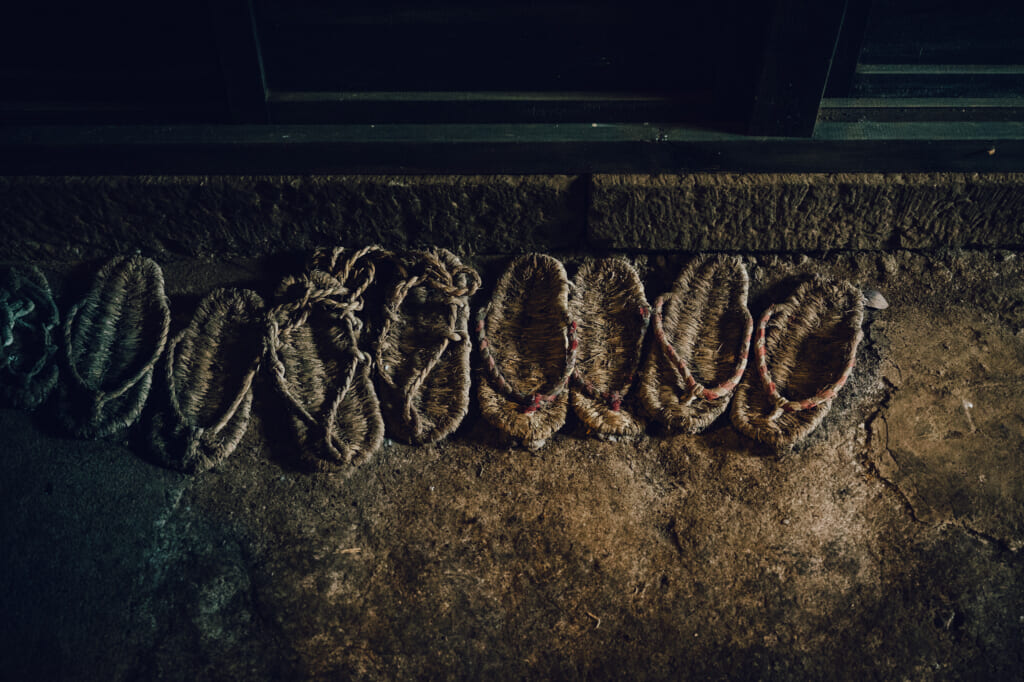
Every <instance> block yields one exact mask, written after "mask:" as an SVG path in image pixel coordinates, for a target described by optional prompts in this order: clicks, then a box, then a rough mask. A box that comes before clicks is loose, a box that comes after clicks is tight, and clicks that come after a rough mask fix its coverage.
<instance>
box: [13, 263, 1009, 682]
mask: <svg viewBox="0 0 1024 682" xmlns="http://www.w3.org/2000/svg"><path fill="white" fill-rule="evenodd" d="M563 255H564V254H563ZM567 260H568V261H570V264H569V269H570V273H571V272H572V271H573V269H574V266H573V265H572V263H571V259H568V258H567ZM639 260H640V265H641V267H642V268H643V269H644V271H645V273H646V275H647V277H646V279H647V283H648V293H649V295H650V296H651V297H652V299H653V296H656V295H657V294H658V293H660V291H661V290H663V289H664V287H665V286H667V284H668V283H669V282H670V281H671V279H672V278H673V277H674V275H675V273H676V272H678V269H679V267H680V266H681V265H682V264H683V263H684V262H685V260H686V257H685V256H683V257H678V258H677V257H663V256H662V257H654V256H651V257H642V258H640V259H639ZM503 262H504V261H501V260H494V261H488V260H487V259H484V261H483V264H484V265H485V266H486V267H485V268H484V270H485V279H486V280H487V281H490V282H493V281H494V280H495V278H496V277H497V275H498V274H499V273H500V268H501V266H502V264H503ZM747 263H748V267H749V268H750V272H751V280H752V292H751V293H752V299H751V300H752V309H753V312H754V314H755V315H757V314H759V313H760V311H761V310H763V308H764V306H765V305H766V303H767V301H769V300H771V298H772V297H773V296H775V295H783V296H784V295H785V294H787V293H788V292H789V291H790V290H791V288H792V283H793V281H794V279H793V278H794V277H798V276H800V275H801V274H806V273H810V272H816V271H817V272H830V273H834V274H839V275H842V276H846V277H849V278H850V279H851V280H853V281H854V282H855V283H857V284H859V285H862V286H870V287H874V288H877V289H879V290H881V291H882V292H883V293H884V295H885V296H886V298H887V299H888V300H889V302H890V304H891V307H890V308H889V309H888V310H884V311H876V312H871V313H870V314H869V315H868V316H867V320H866V322H865V325H866V332H867V334H866V340H865V343H864V344H863V345H862V347H861V351H860V353H859V357H858V368H857V370H856V371H855V373H854V376H853V379H852V381H851V384H850V385H848V387H847V388H846V389H844V391H843V392H842V393H841V394H840V396H839V397H838V398H837V400H836V404H835V406H834V408H833V411H832V413H831V414H830V415H829V416H828V417H827V418H826V420H825V422H824V424H823V425H822V426H821V427H820V428H819V429H818V430H817V431H816V432H815V433H814V434H813V435H812V436H811V437H810V438H809V439H808V440H807V441H806V442H805V443H804V444H802V445H801V446H799V447H798V448H797V449H796V450H795V451H794V452H792V453H791V454H789V455H788V456H786V457H784V458H782V459H776V458H773V457H769V456H767V455H766V453H763V452H761V451H759V450H758V449H757V448H756V447H753V445H752V443H751V441H748V440H746V439H745V438H743V437H742V436H740V435H739V434H738V433H737V432H736V431H734V430H733V429H732V427H731V426H730V425H729V423H728V419H727V418H726V419H724V420H721V421H719V422H717V423H716V424H715V425H714V426H713V427H712V428H711V429H710V430H709V431H708V432H706V433H705V434H702V435H699V436H665V435H661V434H658V433H657V432H656V430H653V429H652V431H651V433H650V434H649V435H648V436H646V437H644V438H642V439H641V440H639V441H637V442H635V443H624V442H618V443H606V442H598V441H595V440H592V439H588V438H586V437H585V436H584V435H583V434H582V433H580V431H579V430H578V427H575V426H573V425H572V424H570V425H569V427H568V428H567V430H566V431H564V432H563V433H562V434H560V435H559V436H557V437H556V438H555V439H553V440H552V441H551V442H550V443H549V444H548V445H547V446H546V447H544V448H543V449H541V450H540V451H538V452H536V453H529V452H524V451H517V450H508V449H507V448H503V447H500V446H499V445H497V440H496V439H495V437H494V435H493V433H492V432H491V431H490V429H489V427H488V426H487V425H486V423H485V422H484V421H483V420H482V419H480V418H479V416H478V415H475V414H471V415H470V417H469V418H468V420H467V423H466V424H464V426H463V428H461V429H460V430H459V432H458V433H457V434H456V436H455V437H454V438H453V439H452V440H451V441H450V442H447V443H443V444H441V445H438V446H436V447H422V448H412V447H406V446H402V445H397V444H393V445H388V446H387V447H386V448H385V449H384V450H383V451H382V452H381V453H380V454H379V455H378V456H377V457H376V458H375V459H374V460H373V461H372V462H371V463H370V464H368V465H366V466H364V467H362V468H361V469H360V470H359V471H358V472H357V473H356V474H355V475H354V476H352V477H351V478H350V479H348V480H343V479H342V478H341V477H340V476H337V475H332V474H312V475H311V474H307V473H301V472H298V471H296V470H295V469H294V468H293V467H292V466H291V464H290V461H291V460H290V459H289V456H288V449H289V445H288V444H287V440H286V439H284V438H283V437H282V436H281V434H280V433H279V430H278V429H275V428H270V427H272V426H273V424H271V423H269V422H264V423H263V424H262V425H258V428H257V429H254V430H253V431H251V432H250V434H249V436H248V437H247V439H246V441H245V442H244V444H243V447H242V448H241V449H240V451H239V452H238V453H236V455H235V456H234V457H233V458H232V459H230V460H229V461H228V462H227V463H226V464H224V465H223V466H221V467H220V468H219V469H217V470H215V471H213V472H210V473H208V474H205V475H201V476H197V477H187V476H183V475H179V474H176V473H173V472H170V471H167V470H164V469H161V468H159V467H156V466H154V465H152V464H150V463H148V462H147V461H146V460H144V459H142V458H140V457H139V456H137V454H135V451H136V450H137V449H138V448H137V446H136V445H135V444H134V443H109V442H80V441H74V440H70V439H67V438H64V437H61V436H59V435H54V432H53V427H52V426H51V420H50V418H49V417H48V416H47V414H46V412H45V411H44V412H42V413H40V414H37V415H35V416H29V415H26V414H24V413H19V412H14V411H0V430H2V432H3V434H4V445H3V447H2V450H3V456H2V457H0V467H2V469H3V471H2V474H0V510H2V511H0V528H2V532H3V546H4V558H3V560H2V561H0V571H2V573H0V575H2V577H3V583H2V585H3V589H2V590H0V613H3V614H4V618H3V620H2V622H3V630H2V640H3V642H4V645H3V647H4V655H3V657H2V660H3V663H2V667H0V674H2V676H4V677H6V678H9V679H115V680H133V679H189V680H191V679H238V678H247V679H279V678H284V679H306V678H320V679H347V678H365V679H397V678H411V677H430V678H434V677H454V678H488V679H489V678H501V679H508V678H514V679H520V678H537V677H540V678H549V679H550V678H555V679H563V678H567V679H578V678H608V677H616V678H619V677H630V678H649V679H659V678H660V679H680V678H689V679H719V678H733V679H736V678H738V679H769V678H770V679H822V678H833V679H844V680H845V679H856V680H862V679H913V680H919V679H925V680H927V679H1020V678H1021V677H1022V675H1024V556H1022V548H1024V505H1022V502H1024V447H1022V446H1024V399H1022V398H1024V256H1021V255H1018V254H1016V253H1013V252H990V251H986V252H947V253H940V254H935V253H932V254H920V253H911V252H905V251H904V252H893V253H887V254H878V253H845V254H833V255H829V256H819V257H814V258H808V257H806V256H793V257H790V256H757V257H756V258H748V259H747ZM165 269H166V272H167V280H168V287H169V290H170V292H171V294H172V303H173V304H174V306H175V309H176V311H178V313H179V314H178V318H179V319H178V320H177V321H178V324H179V325H182V324H184V320H185V319H186V318H187V314H188V312H189V311H190V310H191V307H193V306H194V304H195V302H196V297H197V295H199V294H201V293H203V292H205V291H206V290H207V289H208V288H209V287H210V286H212V284H213V283H214V282H217V283H221V282H225V281H231V282H238V283H246V284H250V283H255V282H257V281H258V282H259V286H260V287H261V288H262V289H263V292H264V293H265V292H266V289H267V288H269V286H271V284H272V282H270V281H269V280H267V278H265V277H263V273H262V272H261V271H260V269H259V267H258V266H254V265H252V266H222V265H218V264H195V263H182V264H178V265H175V266H167V267H166V268H165ZM57 274H59V273H57ZM486 295H487V293H486V292H482V293H481V294H480V295H479V297H478V299H477V300H476V303H477V304H478V305H479V304H480V302H481V301H482V300H483V299H484V297H485V296H486ZM264 416H265V413H264Z"/></svg>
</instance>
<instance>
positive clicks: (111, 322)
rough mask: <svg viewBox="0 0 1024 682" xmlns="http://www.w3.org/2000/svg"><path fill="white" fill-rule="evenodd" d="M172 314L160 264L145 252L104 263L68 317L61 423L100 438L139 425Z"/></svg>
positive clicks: (79, 432) (87, 436)
mask: <svg viewBox="0 0 1024 682" xmlns="http://www.w3.org/2000/svg"><path fill="white" fill-rule="evenodd" d="M170 320H171V312H170V307H169V305H168V302H167V295H166V294H165V293H164V277H163V273H162V272H161V271H160V266H159V265H157V264H156V263H154V262H153V261H152V260H150V259H148V258H143V257H142V256H130V257H120V258H115V259H114V260H112V261H110V262H109V263H107V264H106V265H104V266H103V267H102V268H101V269H100V271H99V273H97V275H96V279H95V280H94V282H93V284H92V288H91V289H90V290H89V293H88V294H87V295H86V296H85V298H84V299H83V300H82V301H80V302H79V303H76V304H75V305H74V306H72V307H71V310H69V311H68V314H67V317H66V318H65V319H64V353H65V361H66V363H67V369H68V374H69V376H70V386H67V387H65V389H64V391H63V392H62V401H61V402H62V410H61V416H62V420H63V422H64V425H65V426H66V427H67V428H68V430H69V431H70V432H71V433H73V434H74V435H76V436H78V437H80V438H103V437H106V436H110V435H112V434H114V433H116V432H118V431H120V430H122V429H126V428H128V427H129V426H131V425H132V424H134V423H135V420H136V419H138V417H139V415H140V414H141V413H142V407H143V405H145V402H146V398H147V396H148V395H149V388H150V385H151V383H152V381H153V367H154V366H155V365H156V363H157V360H158V359H159V358H160V353H161V352H163V349H164V345H165V344H166V343H167V334H168V330H169V328H170Z"/></svg>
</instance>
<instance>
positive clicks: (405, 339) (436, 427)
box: [376, 249, 480, 444]
mask: <svg viewBox="0 0 1024 682" xmlns="http://www.w3.org/2000/svg"><path fill="white" fill-rule="evenodd" d="M397 264H398V267H399V270H400V273H401V274H400V278H399V280H398V281H397V282H396V283H395V285H394V287H393V288H392V289H391V291H390V293H389V294H388V297H387V301H386V302H385V304H384V324H383V327H382V329H381V334H380V338H379V340H378V342H377V352H376V365H377V378H378V380H379V381H378V384H377V388H378V390H379V391H380V401H381V411H382V412H383V415H384V421H385V424H386V425H387V428H388V429H389V430H390V431H391V432H392V433H393V434H394V435H395V436H397V437H398V438H400V439H402V440H405V441H408V442H410V443H415V444H424V443H435V442H437V441H439V440H441V439H442V438H444V437H445V436H448V435H449V434H451V433H452V432H453V431H454V430H455V429H456V428H457V427H458V425H459V424H460V423H462V420H463V418H464V417H465V416H466V412H468V411H469V385H470V372H469V356H470V353H471V352H472V343H471V342H470V338H469V297H470V296H472V295H473V294H474V293H476V291H477V289H479V288H480V275H479V274H477V272H476V270H473V269H472V268H469V267H466V266H464V265H463V264H462V262H461V261H459V259H458V257H457V256H455V254H453V253H451V252H449V251H446V250H444V249H432V250H430V251H414V252H410V253H409V254H407V255H406V257H405V258H403V259H401V260H400V261H399V262H398V263H397ZM410 271H415V274H411V272H410Z"/></svg>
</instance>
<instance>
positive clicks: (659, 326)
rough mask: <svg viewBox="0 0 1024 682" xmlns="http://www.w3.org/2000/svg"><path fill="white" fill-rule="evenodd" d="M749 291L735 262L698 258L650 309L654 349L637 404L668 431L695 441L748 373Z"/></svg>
mask: <svg viewBox="0 0 1024 682" xmlns="http://www.w3.org/2000/svg"><path fill="white" fill-rule="evenodd" d="M748 287H749V279H748V277H747V271H746V269H745V268H744V267H743V262H742V261H741V260H740V259H739V258H736V257H734V256H717V257H702V258H698V259H697V260H695V261H694V262H692V263H691V264H690V265H689V266H687V267H686V269H685V270H683V272H682V273H680V275H679V277H678V278H677V279H676V281H675V283H674V284H673V285H672V290H671V291H669V292H668V293H667V294H663V295H662V296H659V297H658V299H657V300H656V301H655V303H654V320H653V324H654V346H653V347H652V348H651V352H650V354H649V355H648V357H647V362H646V363H645V364H644V368H643V371H642V372H641V374H640V398H641V400H642V401H643V404H644V408H645V409H646V410H647V412H648V413H649V414H650V415H651V416H652V417H654V418H655V419H657V420H658V421H659V422H661V423H662V424H664V425H665V426H667V427H668V428H669V429H672V430H674V431H681V432H684V433H697V432H699V431H701V430H703V429H705V428H707V426H708V425H709V424H711V422H713V421H714V420H715V419H717V418H718V416H719V415H721V414H722V413H723V412H725V408H726V406H727V405H728V403H729V400H728V398H729V396H730V395H731V394H732V391H733V389H734V388H735V387H736V385H737V384H738V383H739V381H740V379H741V378H742V377H743V371H744V369H746V366H747V352H748V349H749V348H750V335H751V332H752V328H753V320H752V318H751V316H750V311H749V310H748V309H747V289H748ZM709 386H710V388H709Z"/></svg>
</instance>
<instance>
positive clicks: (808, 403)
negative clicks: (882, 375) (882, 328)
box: [754, 304, 864, 421]
mask: <svg viewBox="0 0 1024 682" xmlns="http://www.w3.org/2000/svg"><path fill="white" fill-rule="evenodd" d="M774 313H775V304H772V305H770V306H768V309H767V310H766V311H765V312H764V315H762V316H761V320H760V322H759V323H758V326H757V339H756V340H755V342H754V354H755V355H756V356H757V369H758V374H759V376H760V377H761V383H762V384H763V385H764V388H765V390H766V391H767V392H768V396H769V397H770V398H771V400H772V403H773V404H774V405H775V410H774V411H773V412H772V413H771V414H770V415H768V420H769V421H775V420H776V419H778V418H779V416H781V415H782V413H783V412H799V411H801V410H810V409H812V408H814V407H817V406H818V405H820V404H821V403H823V402H826V401H828V400H832V399H833V398H835V397H836V394H837V393H838V392H839V389H841V388H842V387H843V386H844V385H846V380H847V379H849V378H850V373H851V372H852V371H853V368H854V366H855V365H856V362H857V346H859V345H860V342H861V339H862V338H863V337H864V332H863V330H862V329H861V328H860V327H858V328H857V332H856V333H855V334H854V337H853V343H851V344H850V350H849V352H848V354H847V358H846V365H845V366H844V367H843V371H842V372H841V373H840V375H839V378H838V379H836V380H835V381H834V382H832V383H831V384H827V385H825V387H824V388H822V389H821V390H819V391H818V392H817V393H815V394H814V395H813V396H811V397H810V398H807V399H805V400H789V399H788V398H786V397H785V396H783V395H782V393H781V392H779V389H778V387H777V386H776V385H775V382H774V381H772V375H771V371H770V370H769V369H768V351H767V348H766V345H765V330H766V329H767V327H768V321H769V320H770V319H771V318H772V315H773V314H774ZM790 317H791V315H787V316H786V321H788V320H789V318H790Z"/></svg>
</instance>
